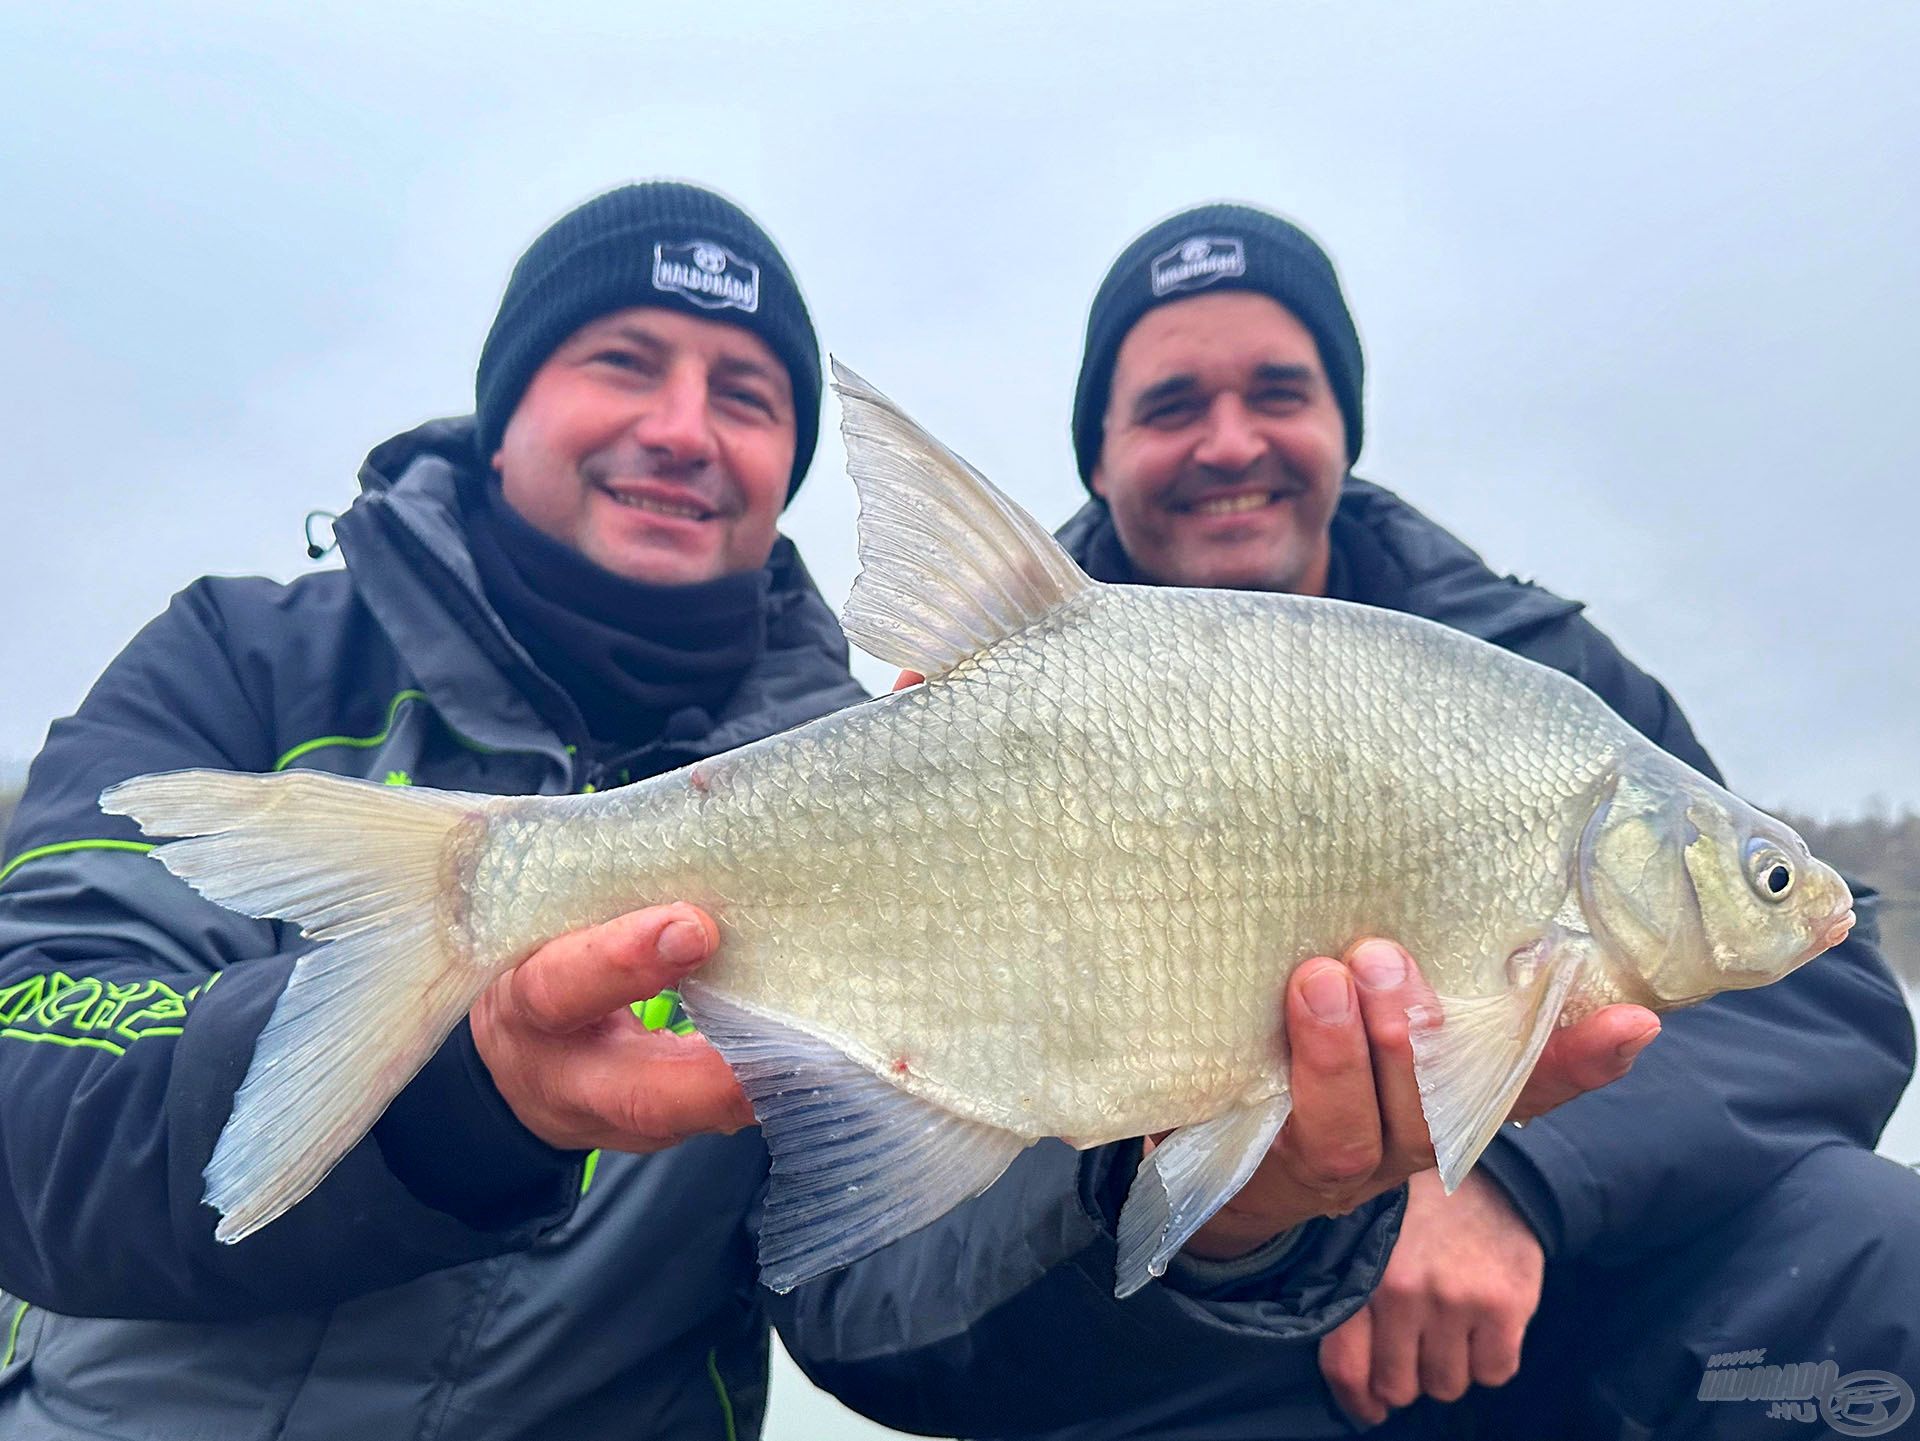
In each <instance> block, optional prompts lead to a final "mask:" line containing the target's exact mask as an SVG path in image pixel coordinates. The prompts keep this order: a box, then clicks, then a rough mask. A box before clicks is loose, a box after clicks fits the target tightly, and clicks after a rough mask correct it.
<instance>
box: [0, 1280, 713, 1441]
mask: <svg viewBox="0 0 1920 1441" xmlns="http://www.w3.org/2000/svg"><path fill="white" fill-rule="evenodd" d="M26 1319H27V1303H26V1302H25V1301H22V1302H21V1303H20V1309H19V1310H17V1311H15V1312H14V1313H13V1325H11V1326H9V1327H8V1328H7V1354H6V1355H4V1356H0V1366H8V1365H11V1364H12V1363H13V1352H14V1348H15V1347H17V1346H18V1345H19V1344H20V1323H21V1322H22V1321H24V1320H26ZM727 1434H728V1435H729V1436H731V1435H732V1434H733V1432H732V1431H731V1430H729V1431H728V1432H727Z"/></svg>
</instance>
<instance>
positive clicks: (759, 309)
mask: <svg viewBox="0 0 1920 1441" xmlns="http://www.w3.org/2000/svg"><path fill="white" fill-rule="evenodd" d="M634 305H661V306H666V307H668V308H669V309H674V310H684V311H686V312H687V314H689V315H694V316H698V317H699V318H700V319H702V320H721V321H725V322H726V323H727V324H729V325H738V326H741V327H743V328H745V329H747V330H751V331H752V332H753V333H754V334H755V335H757V336H759V337H760V338H761V339H762V340H764V341H765V342H766V343H767V346H768V348H769V349H771V350H772V351H773V353H774V354H775V355H777V356H778V357H779V358H780V362H781V364H783V365H785V366H786V368H787V376H788V378H789V379H790V380H791V382H792V384H793V414H794V431H795V434H794V448H793V476H792V478H791V480H789V482H788V484H787V497H788V499H792V497H793V493H794V491H796V490H798V489H799V488H800V481H801V479H802V478H803V477H804V476H805V475H806V473H807V467H808V465H810V464H811V463H812V462H813V447H814V442H815V441H816V440H817V439H818V438H819V434H820V342H819V340H818V339H817V338H816V337H815V335H814V333H813V321H812V319H811V318H809V316H808V315H807V303H806V301H804V300H802V299H801V298H800V288H799V286H798V285H796V284H795V283H794V279H793V272H792V271H791V270H789V269H788V268H787V262H786V260H785V259H784V258H783V257H782V256H781V254H780V252H779V250H778V249H776V248H775V246H774V243H773V241H772V240H771V239H769V238H768V236H767V233H766V231H764V230H762V229H761V228H760V227H759V226H758V225H756V224H755V223H754V221H753V218H752V217H751V216H749V215H748V214H747V212H746V211H744V210H742V209H741V208H740V207H739V206H737V205H735V204H734V203H733V202H732V201H730V200H725V199H722V198H721V197H720V196H718V195H715V194H714V193H713V192H712V191H711V190H702V189H700V187H698V186H696V185H681V184H678V183H676V182H674V181H669V180H653V181H649V182H647V183H646V184H644V185H625V186H622V187H621V188H620V189H618V190H610V191H608V192H607V193H606V194H605V195H602V196H599V197H597V198H596V199H593V200H589V201H588V202H587V203H586V204H585V205H582V206H580V207H579V208H578V209H577V210H571V211H569V212H568V213H567V214H565V215H563V216H561V217H560V218H559V219H558V220H556V221H554V223H553V224H552V225H551V226H549V227H548V228H547V229H546V231H545V232H544V233H542V235H541V236H540V238H539V239H538V240H536V241H534V242H533V244H532V245H530V246H528V247H527V253H526V254H525V255H523V256H521V257H520V263H519V264H517V265H515V266H514V267H513V274H512V275H511V276H510V277H509V278H508V280H507V293H506V294H505V295H503V296H502V297H501V298H500V313H499V314H498V315H496V316H494V318H493V329H492V330H490V331H488V332H487V343H486V344H485V345H484V346H482V347H481V350H480V368H479V370H478V372H477V373H476V374H475V376H474V400H475V410H476V412H477V418H478V421H479V435H478V440H479V445H480V454H481V456H482V457H483V458H484V457H487V456H491V455H492V454H493V453H494V452H495V451H497V450H498V449H499V448H500V438H501V436H503V435H504V434H505V433H506V429H507V421H508V420H509V419H510V418H511V417H512V415H513V412H514V408H515V407H516V406H518V405H519V404H520V397H521V396H522V395H523V394H525V393H526V389H527V383H528V382H529V381H531V380H532V379H533V373H534V372H535V371H536V370H538V369H539V368H540V367H541V366H542V365H543V364H544V363H545V362H546V359H547V357H548V356H549V355H552V354H553V352H554V350H555V349H556V348H557V347H558V346H559V345H560V343H561V342H562V341H564V340H565V339H566V338H567V337H568V336H570V335H572V334H573V333H574V331H576V330H578V329H579V328H580V327H581V326H583V325H585V324H586V323H587V322H588V321H590V320H593V319H596V318H597V317H599V316H602V315H605V314H607V313H608V312H609V311H614V310H624V309H626V308H627V307H628V306H634Z"/></svg>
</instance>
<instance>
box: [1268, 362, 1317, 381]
mask: <svg viewBox="0 0 1920 1441" xmlns="http://www.w3.org/2000/svg"><path fill="white" fill-rule="evenodd" d="M1253 378H1254V380H1255V381H1256V382H1257V383H1260V384H1265V385H1298V384H1301V383H1304V382H1310V381H1312V380H1313V379H1314V372H1313V367H1312V366H1310V365H1274V364H1272V363H1271V362H1269V363H1267V364H1265V365H1256V366H1254V368H1253Z"/></svg>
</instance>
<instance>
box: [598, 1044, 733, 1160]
mask: <svg viewBox="0 0 1920 1441" xmlns="http://www.w3.org/2000/svg"><path fill="white" fill-rule="evenodd" d="M581 1085H582V1093H581V1095H580V1097H579V1101H580V1103H581V1104H582V1106H583V1109H584V1110H586V1111H587V1112H588V1113H590V1114H592V1115H594V1116H595V1117H597V1118H598V1119H600V1120H601V1121H603V1122H604V1123H606V1124H607V1125H608V1127H609V1128H610V1131H609V1133H610V1135H611V1136H612V1139H610V1140H609V1141H607V1142H606V1143H605V1144H608V1145H611V1146H613V1147H614V1148H615V1149H618V1150H637V1149H653V1148H655V1147H657V1146H667V1145H672V1144H674V1143H675V1142H677V1141H680V1140H683V1139H685V1138H686V1137H688V1136H693V1135H700V1134H703V1133H705V1132H709V1131H718V1132H723V1133H724V1132H732V1131H738V1130H740V1129H742V1128H743V1127H746V1126H751V1125H752V1124H753V1108H752V1107H751V1106H750V1105H749V1104H748V1102H747V1097H746V1093H745V1092H744V1091H742V1090H741V1089H740V1083H739V1081H738V1080H737V1079H736V1078H735V1077H734V1074H733V1072H732V1070H731V1069H729V1068H728V1066H727V1063H726V1060H725V1059H724V1058H723V1057H722V1056H721V1054H720V1053H719V1052H718V1051H717V1050H715V1049H714V1048H713V1046H712V1045H711V1044H710V1043H709V1042H707V1041H706V1040H705V1039H704V1038H703V1037H700V1036H676V1035H673V1034H671V1033H668V1032H658V1031H653V1032H645V1033H641V1034H638V1035H635V1036H634V1037H633V1038H632V1042H631V1043H630V1044H629V1045H626V1046H622V1047H620V1048H618V1052H617V1053H614V1054H609V1055H607V1056H605V1057H603V1058H600V1059H599V1060H598V1061H597V1062H596V1063H595V1064H594V1065H593V1066H591V1067H590V1068H589V1069H588V1070H587V1071H586V1073H585V1074H584V1075H583V1077H582V1082H581Z"/></svg>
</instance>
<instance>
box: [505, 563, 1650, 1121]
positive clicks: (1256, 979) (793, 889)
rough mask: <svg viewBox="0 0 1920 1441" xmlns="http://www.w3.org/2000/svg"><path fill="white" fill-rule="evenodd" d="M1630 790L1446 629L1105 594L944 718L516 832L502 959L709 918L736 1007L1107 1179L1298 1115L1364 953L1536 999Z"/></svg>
mask: <svg viewBox="0 0 1920 1441" xmlns="http://www.w3.org/2000/svg"><path fill="white" fill-rule="evenodd" d="M1439 697H1444V699H1443V700H1438V699H1436V698H1439ZM1623 757H1632V758H1633V759H1634V760H1635V761H1637V762H1643V763H1644V762H1653V763H1655V764H1657V763H1658V757H1657V756H1655V755H1653V754H1651V747H1649V746H1648V745H1647V744H1646V743H1645V742H1644V741H1642V740H1640V739H1639V738H1638V737H1637V736H1635V735H1634V734H1633V733H1632V732H1631V731H1629V730H1628V729H1627V728H1626V727H1625V726H1624V725H1623V724H1621V723H1620V722H1619V721H1618V720H1617V719H1616V718H1615V717H1614V716H1613V715H1612V713H1611V712H1610V711H1608V710H1607V709H1606V708H1605V707H1604V706H1603V705H1601V704H1600V703H1599V702H1598V700H1597V699H1595V697H1594V696H1593V695H1592V693H1591V692H1589V691H1586V690H1585V689H1584V688H1582V687H1580V686H1578V685H1576V684H1574V683H1573V682H1571V681H1568V680H1567V679H1565V678H1564V677H1562V676H1560V675H1559V674H1558V673H1556V672H1552V671H1547V670H1544V669H1541V668H1540V667H1537V666H1533V665H1530V664H1528V663H1526V662H1524V661H1519V660H1516V659H1515V658H1513V657H1511V656H1508V655H1506V654H1505V653H1503V652H1499V651H1496V650H1493V649H1492V648H1490V647H1486V646H1483V645H1479V644H1477V643H1474V642H1471V641H1468V640H1467V639H1466V638H1464V637H1461V636H1458V635H1457V634H1456V633H1454V632H1450V631H1447V630H1444V629H1442V628H1441V627H1438V626H1434V625H1431V624H1428V623H1425V622H1421V621H1417V620H1413V619H1410V618H1407V617H1403V616H1397V615H1392V614H1389V613H1386V612H1381V611H1375V610H1369V609H1365V608H1362V607H1358V606H1348V605H1342V604H1339V603H1336V602H1327V601H1312V600H1301V599H1296V598H1293V597H1288V596H1276V595H1256V594H1252V593H1243V592H1228V591H1172V590H1154V589H1147V588H1137V587H1118V586H1116V587H1102V588H1100V589H1098V590H1094V591H1089V592H1087V593H1086V594H1085V595H1083V596H1082V597H1080V598H1079V599H1077V600H1076V601H1075V602H1074V603H1073V604H1071V605H1070V606H1069V607H1067V608H1066V609H1065V610H1063V611H1062V612H1061V613H1059V614H1057V615H1054V616H1051V617H1049V618H1048V619H1047V620H1046V621H1044V622H1042V623H1041V624H1039V625H1037V626H1034V627H1032V628H1030V629H1028V630H1026V631H1024V632H1022V633H1021V634H1019V635H1017V636H1015V637H1012V638H1010V639H1009V640H1007V641H1005V642H1003V643H1001V644H999V645H997V646H995V647H994V648H992V649H991V650H988V651H986V652H983V653H982V654H980V655H979V656H978V657H977V658H976V659H974V660H972V661H969V662H967V663H965V664H963V665H962V666H960V667H957V668H956V669H955V670H953V671H952V672H949V673H948V674H947V675H946V676H944V677H942V678H941V679H940V680H938V681H935V682H932V683H930V684H928V685H927V686H924V687H919V688H916V689H914V690H911V691H907V692H903V693H900V694H898V695H895V696H893V697H890V698H888V699H886V700H883V701H880V702H877V703H874V704H871V705H868V706H864V707H860V708H857V709H854V710H851V711H847V712H843V713H841V714H839V715H836V716H833V717H829V718H827V719H825V720H822V721H818V722H816V723H814V724H813V725H811V726H808V727H806V728H804V729H803V730H801V731H798V732H795V733H793V734H791V735H788V736H785V737H781V738H780V739H778V740H777V741H773V742H769V743H766V744H762V745H759V746H753V747H749V748H747V749H745V750H742V751H737V752H734V753H732V754H730V755H726V756H721V757H719V758H717V759H714V760H710V761H704V762H701V763H700V764H699V765H697V766H695V767H693V768H691V769H690V770H687V771H682V772H679V773H677V774H675V775H672V776H668V777H663V778H661V779H658V780H656V781H654V782H651V783H648V784H644V785H640V786H635V787H631V788H628V789H625V790H622V791H618V792H613V793H610V794H607V795H604V796H593V797H588V798H583V799H581V800H579V801H573V802H568V803H565V807H564V809H565V811H566V812H567V813H566V814H565V815H564V816H561V815H558V814H555V812H557V811H559V810H561V809H562V808H561V807H557V806H548V805H540V806H534V807H530V808H529V810H528V813H527V815H526V818H525V819H524V820H509V819H507V818H505V817H503V818H501V820H499V821H496V822H495V823H494V829H493V831H492V832H491V833H490V835H489V849H488V854H487V855H486V856H485V857H483V858H482V860H481V862H480V864H479V868H478V870H477V871H476V873H475V877H474V886H473V889H474V893H475V895H476V896H477V897H484V898H486V904H485V905H484V906H483V907H476V910H475V913H474V918H473V926H474V931H475V936H474V944H475V948H476V949H477V950H480V951H484V952H490V953H497V952H499V951H502V950H505V951H509V952H511V951H515V950H523V949H525V948H527V947H529V946H530V945H532V944H534V943H536V942H537V941H539V940H541V939H544V938H546V937H549V936H552V935H554V934H556V933H558V932H559V931H564V930H568V929H572V928H573V927H575V926H579V925H585V924H589V923H592V922H594V921H598V920H604V919H606V918H608V917H610V916H614V915H618V914H621V913H622V912H624V911H627V910H630V909H632V908H634V907H635V906H636V905H640V904H644V903H647V902H650V901H655V900H658V899H660V898H662V897H668V896H672V897H679V898H682V899H685V900H689V901H692V902H694V903H696V904H698V905H701V906H703V907H705V908H707V909H708V910H710V911H711V912H712V913H713V914H714V916H715V917H716V918H717V919H718V920H719V921H720V923H721V925H722V928H723V933H724V935H725V944H724V946H723V948H722V953H721V956H720V958H719V959H717V960H716V961H715V962H714V963H713V964H711V965H710V966H708V967H707V968H706V969H705V970H703V971H702V973H701V977H700V981H701V986H702V988H703V989H707V990H711V991H713V992H716V993H718V994H721V995H724V996H727V997H729V998H731V999H733V1000H735V1001H737V1002H739V1003H741V1004H744V1005H749V1006H752V1007H755V1008H758V1009H761V1010H765V1011H767V1012H769V1013H773V1014H778V1015H781V1016H784V1017H787V1018H789V1019H790V1020H791V1021H792V1022H793V1023H794V1024H796V1025H798V1026H800V1027H801V1028H802V1029H804V1030H806V1031H808V1032H810V1033H812V1034H814V1035H818V1036H822V1037H827V1038H831V1039H832V1040H834V1041H835V1042H836V1043H838V1044H839V1045H841V1046H842V1047H843V1048H844V1049H845V1050H846V1051H847V1053H848V1054H849V1055H851V1056H853V1057H855V1058H856V1059H858V1060H859V1061H860V1062H862V1063H863V1064H865V1065H867V1066H868V1067H870V1068H871V1069H873V1070H874V1071H875V1072H876V1073H884V1074H886V1075H887V1076H888V1077H889V1078H890V1079H891V1083H892V1084H894V1085H896V1086H898V1087H900V1088H901V1089H903V1090H907V1091H911V1092H913V1093H914V1094H917V1095H920V1096H923V1097H925V1098H927V1099H929V1100H932V1101H936V1102H938V1103H939V1104H941V1105H942V1106H945V1107H947V1108H948V1109H951V1110H953V1111H955V1112H958V1113H960V1114H964V1115H967V1116H969V1117H972V1118H974V1119H977V1120H980V1121H984V1122H988V1123H990V1124H993V1125H996V1126H1002V1127H1006V1128H1009V1129H1013V1130H1016V1131H1019V1132H1020V1133H1022V1134H1024V1135H1027V1136H1030V1137H1040V1136H1071V1137H1073V1138H1075V1139H1076V1140H1078V1141H1082V1142H1084V1143H1088V1144H1092V1143H1096V1142H1103V1141H1108V1140H1113V1139H1117V1138H1120V1137H1127V1136H1137V1135H1142V1134H1145V1133H1147V1132H1149V1131H1163V1130H1168V1129H1171V1128H1173V1127H1177V1126H1181V1125H1185V1124H1188V1123H1189V1122H1192V1121H1196V1120H1200V1119H1204V1118H1206V1117H1208V1116H1212V1115H1217V1114H1219V1113H1220V1112H1221V1111H1222V1110H1224V1109H1227V1108H1228V1107H1231V1106H1233V1105H1238V1104H1243V1103H1246V1102H1249V1101H1253V1100H1257V1099H1265V1098H1267V1097H1270V1096H1273V1095H1277V1094H1280V1093H1281V1092H1282V1091H1283V1090H1284V1088H1285V1085H1286V1078H1285V1070H1284V1065H1283V1063H1282V1062H1281V1060H1280V1059H1279V1057H1278V1056H1277V1054H1276V1052H1275V1050H1274V1047H1273V1026H1274V1017H1275V1006H1276V997H1277V996H1278V994H1279V990H1280V988H1281V987H1282V985H1283V984H1284V982H1285V980H1286V977H1287V974H1288V972H1289V971H1290V970H1291V968H1292V967H1293V966H1294V965H1295V964H1297V963H1298V962H1299V961H1301V960H1304V959H1306V958H1307V957H1309V956H1313V955H1320V954H1332V955H1338V954H1339V953H1340V952H1341V950H1342V949H1343V948H1344V947H1345V946H1346V945H1347V944H1348V943H1349V942H1350V941H1351V940H1353V939H1355V938H1356V937H1358V936H1360V935H1363V934H1368V933H1377V934H1382V935H1391V936H1394V937H1397V938H1399V939H1400V940H1401V942H1402V943H1403V944H1404V945H1406V946H1407V947H1408V949H1409V950H1410V951H1411V953H1412V954H1414V955H1415V956H1417V957H1418V958H1419V959H1420V963H1421V967H1422V971H1423V974H1425V975H1426V977H1427V978H1428V980H1429V982H1430V983H1431V984H1433V985H1434V986H1435V988H1436V989H1437V990H1439V991H1441V992H1443V993H1445V994H1450V995H1483V994H1487V993H1490V992H1494V991H1498V990H1501V989H1503V988H1505V987H1506V986H1507V985H1508V979H1507V976H1506V974H1505V965H1506V961H1507V957H1508V956H1509V955H1510V954H1511V953H1512V952H1514V951H1515V950H1518V949H1520V948H1521V947H1522V946H1523V945H1524V944H1526V943H1527V942H1529V941H1531V940H1532V939H1534V938H1535V937H1537V936H1538V935H1539V934H1540V932H1541V930H1542V929H1543V927H1544V926H1545V925H1546V923H1547V922H1548V921H1550V920H1551V919H1552V918H1553V916H1554V914H1555V912H1556V911H1557V910H1558V909H1559V907H1560V905H1561V903H1562V901H1563V899H1564V898H1565V895H1566V893H1567V888H1568V876H1569V862H1570V859H1571V857H1572V855H1573V852H1574V850H1575V849H1576V847H1577V845H1578V842H1579V838H1580V833H1581V830H1582V828H1583V826H1584V825H1585V823H1586V821H1587V820H1588V818H1589V816H1590V815H1591V813H1592V811H1593V809H1594V807H1595V805H1596V804H1597V800H1598V792H1599V783H1600V781H1601V779H1602V777H1603V776H1605V775H1607V774H1608V773H1609V772H1610V770H1611V769H1612V768H1613V767H1615V766H1617V765H1618V764H1619V763H1620V762H1621V760H1622V758H1623Z"/></svg>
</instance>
